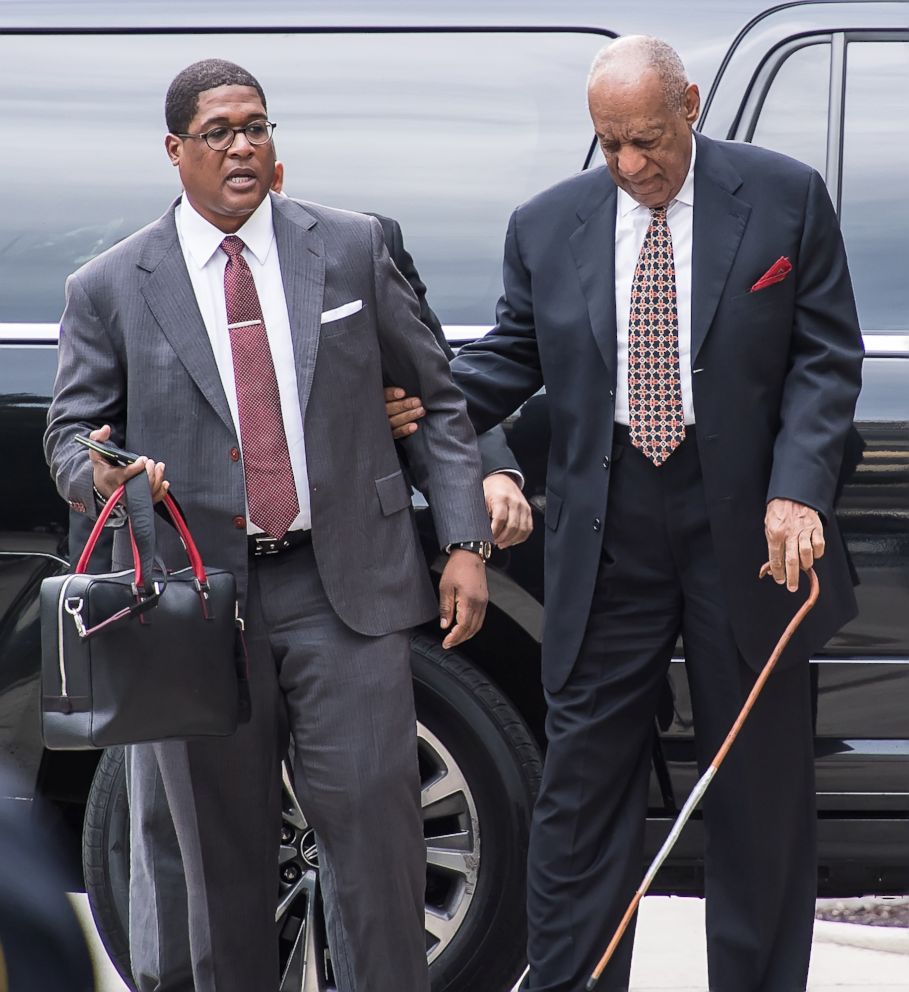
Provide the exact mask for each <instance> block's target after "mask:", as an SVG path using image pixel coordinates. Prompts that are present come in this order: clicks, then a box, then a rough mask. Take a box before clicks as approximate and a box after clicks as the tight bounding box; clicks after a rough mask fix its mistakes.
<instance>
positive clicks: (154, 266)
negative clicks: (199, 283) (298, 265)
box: [137, 204, 234, 433]
mask: <svg viewBox="0 0 909 992" xmlns="http://www.w3.org/2000/svg"><path fill="white" fill-rule="evenodd" d="M175 206H176V204H173V205H172V206H171V208H170V210H169V211H168V212H167V213H166V214H165V215H164V216H163V217H162V218H161V219H160V220H159V221H158V222H157V223H156V224H154V225H152V227H151V228H150V229H149V233H148V239H147V241H146V244H145V247H144V248H143V250H142V253H141V256H140V258H139V261H138V263H137V264H138V265H139V268H141V269H144V270H145V271H146V272H148V277H147V278H146V280H145V281H144V283H143V284H142V287H141V291H142V295H143V296H144V297H145V301H146V303H147V304H148V307H149V309H150V310H151V312H152V314H153V315H154V317H155V320H157V322H158V325H159V326H160V328H161V331H162V332H163V334H164V336H165V337H166V338H167V340H168V341H169V342H170V345H171V347H172V348H173V349H174V351H175V352H176V353H177V357H178V358H179V359H180V361H181V362H182V363H183V365H184V366H185V367H186V371H187V372H188V373H189V374H190V376H191V377H192V379H193V381H194V382H195V383H196V385H197V386H198V387H199V389H200V390H201V391H202V395H203V396H205V398H206V399H207V400H208V401H209V403H211V405H212V407H213V408H214V410H215V412H216V413H217V414H218V416H219V417H220V418H221V419H222V420H223V421H224V423H225V424H226V425H227V427H228V428H229V429H230V431H231V432H232V433H233V432H234V422H233V419H232V418H231V415H230V407H229V406H228V404H227V397H226V396H225V394H224V387H223V385H222V384H221V376H220V375H219V373H218V366H217V365H216V364H215V356H214V353H213V352H212V349H211V343H210V342H209V340H208V332H207V331H206V329H205V323H204V321H203V320H202V314H201V313H200V311H199V304H198V303H197V302H196V294H195V293H194V292H193V287H192V283H191V282H190V278H189V272H187V270H186V262H185V261H184V258H183V251H182V249H181V248H180V242H179V240H178V238H177V226H176V223H175V221H174V208H175Z"/></svg>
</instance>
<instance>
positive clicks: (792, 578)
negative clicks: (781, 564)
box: [786, 536, 799, 592]
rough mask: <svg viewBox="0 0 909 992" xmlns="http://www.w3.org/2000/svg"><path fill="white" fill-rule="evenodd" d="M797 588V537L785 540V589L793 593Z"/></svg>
mask: <svg viewBox="0 0 909 992" xmlns="http://www.w3.org/2000/svg"><path fill="white" fill-rule="evenodd" d="M798 587H799V542H798V537H797V536H793V537H789V538H787V540H786V588H787V589H788V590H789V591H790V592H795V591H796V589H798Z"/></svg>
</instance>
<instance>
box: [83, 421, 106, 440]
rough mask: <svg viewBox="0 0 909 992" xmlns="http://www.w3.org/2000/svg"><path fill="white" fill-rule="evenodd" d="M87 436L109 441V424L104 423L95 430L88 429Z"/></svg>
mask: <svg viewBox="0 0 909 992" xmlns="http://www.w3.org/2000/svg"><path fill="white" fill-rule="evenodd" d="M88 436H89V437H90V438H91V439H92V440H93V441H109V440H110V424H105V425H104V426H103V427H99V428H98V429H97V430H94V431H89V432H88Z"/></svg>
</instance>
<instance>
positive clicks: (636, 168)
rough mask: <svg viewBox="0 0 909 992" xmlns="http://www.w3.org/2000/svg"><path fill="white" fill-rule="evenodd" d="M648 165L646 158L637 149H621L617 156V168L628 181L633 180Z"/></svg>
mask: <svg viewBox="0 0 909 992" xmlns="http://www.w3.org/2000/svg"><path fill="white" fill-rule="evenodd" d="M646 165H647V158H646V156H645V155H644V154H643V153H642V152H641V151H639V150H638V149H636V148H632V147H625V148H620V149H619V152H618V154H617V155H616V168H617V169H618V170H619V172H620V173H621V175H623V176H625V178H626V179H633V178H634V177H635V176H636V175H637V174H638V173H639V172H640V171H641V170H642V169H643V168H644V167H645V166H646Z"/></svg>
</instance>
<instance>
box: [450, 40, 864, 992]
mask: <svg viewBox="0 0 909 992" xmlns="http://www.w3.org/2000/svg"><path fill="white" fill-rule="evenodd" d="M588 99H589V105H590V112H591V116H592V118H593V122H594V126H595V129H596V133H597V137H598V139H599V143H600V146H601V149H602V151H603V154H604V156H605V159H606V168H599V169H592V170H590V171H588V172H585V173H583V174H581V175H579V176H575V177H573V178H571V179H568V180H566V181H564V182H562V183H559V184H558V185H556V186H554V187H552V188H551V189H549V190H546V191H545V192H543V193H541V194H539V195H538V196H536V197H534V198H533V199H532V200H530V201H529V202H528V203H525V204H524V205H523V206H521V207H519V208H518V209H517V210H516V211H515V213H514V214H513V216H512V218H511V221H510V223H509V225H508V233H507V236H506V242H505V266H504V281H505V291H504V295H503V296H502V298H501V300H500V301H499V305H498V311H497V317H498V323H497V325H496V327H495V329H494V330H493V331H492V332H491V333H490V334H488V335H487V336H486V337H485V338H483V339H481V340H479V341H477V342H476V343H475V344H473V345H470V346H468V347H466V348H464V349H462V351H461V352H460V354H459V355H458V357H457V359H456V360H455V362H454V369H455V381H456V382H457V383H458V385H459V386H461V388H462V389H463V390H464V393H465V395H466V397H467V401H468V410H469V412H470V415H471V418H472V419H473V421H474V425H475V426H476V427H477V429H478V430H483V429H484V428H485V427H487V426H489V425H490V424H493V423H496V422H498V421H499V420H501V419H502V418H503V417H504V416H506V415H507V414H509V413H510V412H511V411H513V410H514V409H516V408H517V407H518V406H519V404H520V403H521V402H522V401H524V400H525V399H527V398H528V397H529V396H531V395H532V394H533V393H535V392H536V391H537V390H538V389H539V388H540V387H541V386H543V385H544V384H545V386H546V393H547V397H548V402H549V408H550V419H551V423H552V444H551V449H550V454H549V467H548V477H547V496H546V512H545V524H546V560H545V567H546V612H545V621H544V633H543V683H544V687H545V691H546V697H547V701H548V705H549V713H548V717H547V723H546V733H547V739H548V752H547V756H546V765H545V771H544V775H543V783H542V789H541V794H540V798H539V802H538V804H537V807H536V811H535V814H534V820H533V827H532V833H531V843H530V863H529V892H528V915H529V961H530V974H529V985H528V986H527V987H529V988H531V989H534V990H539V992H543V990H545V992H579V990H581V989H582V988H584V985H585V982H586V978H587V976H589V974H590V972H591V970H592V969H593V967H594V965H595V964H596V962H597V960H598V958H599V955H600V952H601V950H602V948H603V946H604V945H605V944H606V942H607V941H608V939H609V937H610V936H611V934H612V932H613V930H614V929H615V926H616V924H617V922H618V920H619V919H620V917H621V915H622V913H623V911H624V909H625V906H626V905H627V903H628V900H629V898H630V896H631V894H632V892H633V891H634V888H635V886H636V884H637V882H638V880H639V873H640V871H641V862H642V854H643V852H642V846H643V845H642V840H643V831H644V822H645V817H646V811H647V784H648V775H649V770H650V754H651V743H652V737H653V732H654V713H655V707H656V702H657V698H658V695H659V691H660V686H661V684H662V683H663V681H664V679H665V676H666V671H667V666H668V664H669V660H670V656H671V653H672V649H673V645H674V644H675V642H676V638H677V637H678V636H679V635H681V637H682V639H683V641H684V645H685V657H686V663H687V670H688V679H689V684H690V687H691V693H692V700H693V706H694V715H695V721H696V741H697V752H698V759H699V762H700V764H701V766H702V770H703V767H704V766H706V764H707V763H709V760H710V758H711V757H712V756H713V754H714V753H715V751H716V750H717V748H718V746H719V744H720V743H721V742H722V740H723V738H724V736H725V734H726V732H727V730H728V729H729V727H730V725H731V724H732V722H733V719H734V717H735V715H736V714H737V712H738V710H739V708H740V706H741V704H742V702H743V701H744V699H745V697H746V696H747V694H748V692H749V690H750V688H751V686H752V684H753V682H754V678H755V669H757V668H759V667H760V666H761V665H762V664H763V663H764V661H765V660H766V657H767V655H768V653H769V651H770V649H771V647H772V645H773V644H774V643H775V641H776V639H777V637H778V636H779V634H780V633H781V631H782V629H783V627H784V625H785V623H786V622H787V620H788V619H789V617H790V616H791V614H792V613H793V612H794V610H795V609H796V607H797V606H798V605H799V604H800V602H801V600H802V598H803V595H804V594H797V593H796V590H797V587H798V573H799V566H800V565H802V566H806V567H807V566H809V565H812V564H814V565H815V567H816V568H817V571H818V575H819V577H820V583H821V589H822V592H821V599H820V602H819V604H818V606H817V607H816V608H815V610H814V612H813V613H812V614H811V615H810V617H809V618H808V620H807V621H806V623H805V624H803V626H802V628H801V630H800V632H799V635H798V636H797V637H796V638H795V639H794V640H793V642H792V643H791V645H790V647H789V649H788V650H787V652H786V654H785V655H784V659H783V662H782V663H781V666H780V670H779V671H778V672H776V673H775V674H774V676H773V678H772V679H771V681H770V682H769V683H768V686H767V688H766V689H765V690H764V695H763V697H762V698H761V700H760V701H759V703H758V705H757V706H756V708H755V710H754V712H753V713H752V716H751V718H750V720H749V723H748V724H747V725H746V727H745V729H744V731H743V733H742V735H741V736H740V738H739V740H738V742H737V743H736V745H735V747H734V748H733V750H732V752H731V755H730V757H729V758H728V759H727V761H726V764H725V765H724V767H723V769H722V771H721V772H720V774H719V775H718V777H717V779H716V780H715V782H714V784H713V785H712V787H711V792H710V793H709V794H708V798H707V800H706V804H705V810H704V816H705V826H706V837H707V850H706V889H707V937H708V964H709V974H710V988H711V989H712V990H714V992H798V990H801V989H804V988H805V983H806V980H807V972H808V960H809V953H810V947H811V935H812V923H813V905H814V892H815V838H814V831H815V811H814V772H813V758H814V755H813V737H812V727H811V696H810V691H809V672H808V658H809V656H810V654H811V653H812V652H814V651H817V650H818V649H819V648H820V647H821V646H822V645H823V644H824V642H825V641H826V640H827V639H828V638H829V637H830V635H831V634H832V633H833V632H834V631H836V630H837V629H838V628H839V627H840V626H841V625H842V624H843V623H845V622H846V621H847V620H849V619H850V618H851V617H852V616H853V615H854V612H855V608H856V607H855V600H854V597H853V594H852V586H851V582H850V577H849V570H848V567H847V564H846V561H845V556H844V550H843V544H842V541H841V539H840V536H839V533H838V531H837V525H836V518H835V516H834V509H833V500H834V494H835V489H836V483H837V476H838V470H839V468H840V463H841V460H842V453H843V445H844V441H845V438H846V436H847V433H848V431H849V429H850V427H851V424H852V417H853V411H854V406H855V402H856V398H857V396H858V392H859V388H860V378H861V361H862V342H861V336H860V333H859V326H858V321H857V317H856V311H855V304H854V300H853V293H852V286H851V283H850V279H849V273H848V269H847V266H846V256H845V252H844V250H843V244H842V239H841V236H840V232H839V227H838V225H837V219H836V215H835V213H834V210H833V207H832V205H831V202H830V198H829V197H828V195H827V191H826V189H825V187H824V183H823V180H822V179H821V177H820V176H819V175H818V174H817V173H816V172H815V171H814V170H812V169H810V168H809V167H807V166H805V165H802V164H801V163H799V162H795V161H793V160H792V159H789V158H785V157H783V156H781V155H777V154H774V153H772V152H769V151H765V150H763V149H761V148H756V147H753V146H750V145H741V144H734V143H726V142H716V141H711V140H709V139H707V138H704V137H702V136H700V135H694V134H693V132H692V126H693V124H694V122H695V121H696V120H697V117H698V112H699V96H698V90H697V87H696V86H694V85H692V84H690V83H688V80H687V77H686V75H685V71H684V68H683V66H682V64H681V62H680V60H679V58H678V55H677V54H676V53H675V52H674V51H673V50H672V49H671V48H670V47H669V46H668V45H666V44H665V43H662V42H659V41H657V40H656V39H652V38H643V37H630V38H626V39H622V40H620V41H617V42H615V43H614V44H613V45H611V46H610V47H608V48H607V49H604V50H603V51H602V52H601V53H600V54H599V55H598V57H597V59H596V60H595V62H594V65H593V68H592V71H591V74H590V79H589V88H588ZM822 556H823V557H822ZM768 558H769V561H770V565H771V567H772V570H773V577H774V579H775V580H776V583H777V584H776V585H774V583H772V582H764V583H761V582H759V581H758V578H757V576H758V570H759V568H760V567H761V565H762V563H763V562H764V561H765V559H768ZM787 589H788V590H789V592H788V593H787V592H786V590H787ZM631 942H632V936H631V934H629V935H628V936H627V937H626V939H625V940H624V941H623V943H622V944H621V945H620V948H619V950H618V952H617V954H616V956H615V958H614V959H613V961H612V963H611V964H610V966H609V968H608V969H607V971H606V973H605V974H604V977H603V979H602V980H601V984H600V986H599V987H600V988H605V989H609V990H618V989H626V988H627V987H628V977H629V969H630V963H631Z"/></svg>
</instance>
